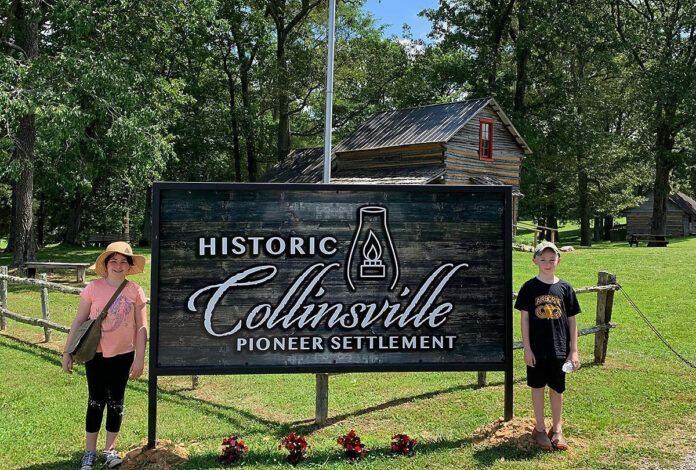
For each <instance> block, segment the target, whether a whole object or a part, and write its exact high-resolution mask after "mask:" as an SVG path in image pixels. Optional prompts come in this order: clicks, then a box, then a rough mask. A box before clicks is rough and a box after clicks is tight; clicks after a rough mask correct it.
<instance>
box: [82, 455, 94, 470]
mask: <svg viewBox="0 0 696 470" xmlns="http://www.w3.org/2000/svg"><path fill="white" fill-rule="evenodd" d="M96 461H97V451H96V450H86V451H85V455H83V456H82V463H80V470H92V469H93V468H94V464H95V463H96Z"/></svg>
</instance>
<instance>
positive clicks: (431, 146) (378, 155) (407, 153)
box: [336, 142, 443, 171]
mask: <svg viewBox="0 0 696 470" xmlns="http://www.w3.org/2000/svg"><path fill="white" fill-rule="evenodd" d="M442 150H443V147H442V144H440V143H439V142H435V143H427V144H415V145H406V146H402V147H388V148H379V149H373V150H359V151H355V152H338V153H337V154H336V160H337V170H338V171H341V170H364V169H375V168H402V167H412V166H424V165H437V164H440V163H442V161H443V157H442Z"/></svg>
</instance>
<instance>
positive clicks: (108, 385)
mask: <svg viewBox="0 0 696 470" xmlns="http://www.w3.org/2000/svg"><path fill="white" fill-rule="evenodd" d="M134 357H135V352H134V351H131V352H129V353H126V354H119V355H118V356H114V357H104V356H103V355H102V353H97V354H96V355H95V356H94V358H92V359H91V360H89V361H87V362H85V372H86V373H87V388H88V389H89V398H88V399H87V418H86V420H85V421H86V424H85V431H87V432H99V429H100V428H101V423H102V417H103V416H104V407H106V430H107V431H108V432H119V431H120V430H121V420H122V419H123V395H124V394H125V393H126V384H128V372H129V371H130V367H131V364H133V358H134Z"/></svg>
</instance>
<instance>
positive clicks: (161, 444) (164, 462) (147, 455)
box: [120, 440, 189, 470]
mask: <svg viewBox="0 0 696 470" xmlns="http://www.w3.org/2000/svg"><path fill="white" fill-rule="evenodd" d="M188 458H189V452H188V450H186V448H185V447H184V446H183V445H181V444H174V443H173V442H172V441H167V440H161V441H157V445H156V446H155V447H154V448H152V449H148V448H147V443H146V442H141V443H140V444H138V445H135V446H133V447H131V448H130V449H128V452H126V454H125V455H124V456H123V463H122V464H121V467H120V468H121V470H145V469H155V468H156V469H162V470H169V469H170V468H174V467H177V466H179V465H181V464H183V463H185V462H186V461H187V460H188Z"/></svg>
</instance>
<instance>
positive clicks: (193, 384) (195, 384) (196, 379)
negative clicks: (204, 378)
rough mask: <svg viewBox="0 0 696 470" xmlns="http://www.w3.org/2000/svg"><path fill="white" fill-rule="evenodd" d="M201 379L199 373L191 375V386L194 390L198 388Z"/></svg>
mask: <svg viewBox="0 0 696 470" xmlns="http://www.w3.org/2000/svg"><path fill="white" fill-rule="evenodd" d="M199 379H200V377H198V376H197V375H192V376H191V388H193V389H194V390H195V389H197V388H198V383H199Z"/></svg>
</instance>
